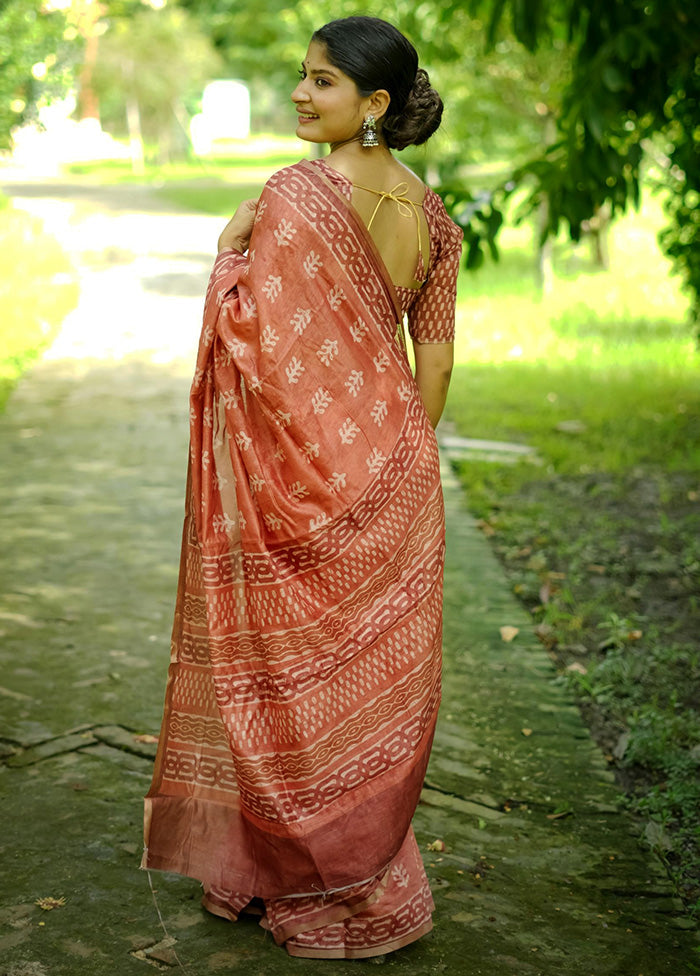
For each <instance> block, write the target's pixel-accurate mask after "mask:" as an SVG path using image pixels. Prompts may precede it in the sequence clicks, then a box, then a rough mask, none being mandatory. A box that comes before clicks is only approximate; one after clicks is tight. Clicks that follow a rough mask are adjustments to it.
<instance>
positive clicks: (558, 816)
mask: <svg viewBox="0 0 700 976" xmlns="http://www.w3.org/2000/svg"><path fill="white" fill-rule="evenodd" d="M573 812H574V811H573V810H568V809H567V810H555V811H554V813H548V814H547V820H562V819H563V818H564V817H570V816H571V815H572V813H573Z"/></svg>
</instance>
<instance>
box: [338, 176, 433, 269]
mask: <svg viewBox="0 0 700 976" xmlns="http://www.w3.org/2000/svg"><path fill="white" fill-rule="evenodd" d="M391 163H392V164H391V165H389V166H382V167H376V168H374V167H368V168H367V169H366V170H365V171H364V172H349V171H347V170H346V169H345V168H343V169H342V170H341V169H340V167H338V171H339V172H342V174H343V175H344V176H346V177H347V179H348V180H350V182H351V183H352V204H353V207H354V208H355V210H356V211H357V213H358V215H359V217H360V219H361V220H362V222H363V223H364V225H365V227H367V228H368V230H369V233H370V235H371V237H372V240H373V241H374V243H375V245H376V247H377V250H378V251H379V253H380V255H381V257H382V260H383V261H384V264H385V265H386V269H387V271H388V272H389V277H390V278H391V280H392V281H393V283H394V285H397V286H399V287H404V288H418V287H420V285H421V284H422V283H423V279H424V278H425V272H426V269H427V267H428V260H429V257H430V236H429V233H428V223H427V221H426V219H425V214H424V213H423V206H422V205H423V199H424V197H425V186H424V185H423V183H422V182H421V181H420V180H419V179H418V177H417V176H416V175H415V174H414V173H412V172H411V171H410V170H409V169H407V168H406V167H405V166H403V165H401V164H400V163H398V162H397V161H396V160H393V159H392V161H391ZM334 168H335V167H334Z"/></svg>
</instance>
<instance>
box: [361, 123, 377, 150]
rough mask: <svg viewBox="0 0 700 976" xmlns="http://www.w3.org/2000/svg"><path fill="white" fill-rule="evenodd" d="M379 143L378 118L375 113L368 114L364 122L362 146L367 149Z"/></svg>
mask: <svg viewBox="0 0 700 976" xmlns="http://www.w3.org/2000/svg"><path fill="white" fill-rule="evenodd" d="M378 145H379V139H377V120H376V119H375V117H374V116H373V115H368V116H367V117H366V118H365V120H364V122H363V123H362V146H363V147H364V148H365V149H372V148H373V147H374V146H378Z"/></svg>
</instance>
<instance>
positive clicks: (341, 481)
mask: <svg viewBox="0 0 700 976" xmlns="http://www.w3.org/2000/svg"><path fill="white" fill-rule="evenodd" d="M346 482H347V475H346V474H345V472H344V471H334V472H333V474H332V475H331V476H330V478H329V479H328V484H329V485H330V486H331V489H332V491H337V490H338V489H339V488H344V487H345V484H346Z"/></svg>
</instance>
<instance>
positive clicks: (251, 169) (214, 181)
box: [68, 137, 308, 217]
mask: <svg viewBox="0 0 700 976" xmlns="http://www.w3.org/2000/svg"><path fill="white" fill-rule="evenodd" d="M271 147H272V148H271ZM307 152H308V149H307V148H306V147H304V146H303V145H302V144H300V143H299V141H298V140H296V139H293V138H290V139H280V138H275V139H274V142H272V143H271V142H270V139H269V138H266V137H260V138H255V139H251V140H248V141H246V142H242V143H240V145H239V146H238V147H237V148H236V150H235V151H234V152H231V154H229V155H222V156H212V157H207V158H206V159H198V158H197V157H192V158H191V159H187V160H180V161H177V162H174V163H168V164H167V165H159V164H157V163H153V162H147V164H146V172H145V173H144V174H138V173H134V171H133V168H132V166H131V163H130V161H129V160H126V159H122V160H108V161H101V162H90V163H76V164H74V165H72V166H70V167H69V168H68V172H69V173H70V174H72V175H74V176H81V177H84V178H87V179H90V180H94V181H99V182H100V183H117V184H119V183H137V184H143V183H147V184H149V185H150V186H151V187H153V189H154V190H155V191H156V192H157V193H158V194H159V195H160V196H162V197H164V198H165V199H167V200H170V201H171V202H172V203H176V204H177V205H178V206H181V207H183V208H185V209H187V210H197V211H200V212H201V213H209V214H214V215H216V216H218V217H230V216H231V215H232V214H233V212H234V211H235V209H236V207H237V206H238V204H239V203H240V202H241V201H242V200H245V199H247V198H249V197H258V196H259V195H260V191H261V190H262V188H263V185H264V184H265V182H266V181H267V179H268V178H269V177H270V176H271V174H272V173H273V172H275V170H278V169H281V168H282V167H283V166H289V165H291V164H292V163H296V162H298V161H299V159H301V158H303V157H304V156H305V155H306V154H307Z"/></svg>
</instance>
